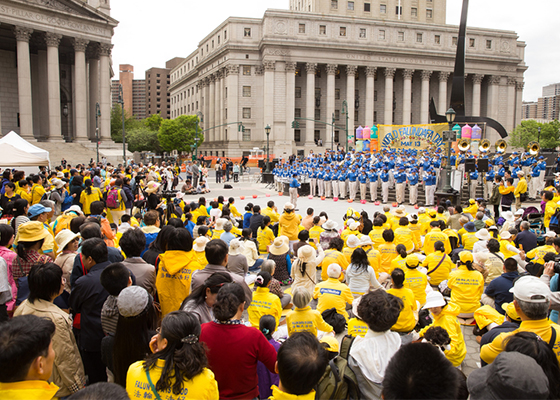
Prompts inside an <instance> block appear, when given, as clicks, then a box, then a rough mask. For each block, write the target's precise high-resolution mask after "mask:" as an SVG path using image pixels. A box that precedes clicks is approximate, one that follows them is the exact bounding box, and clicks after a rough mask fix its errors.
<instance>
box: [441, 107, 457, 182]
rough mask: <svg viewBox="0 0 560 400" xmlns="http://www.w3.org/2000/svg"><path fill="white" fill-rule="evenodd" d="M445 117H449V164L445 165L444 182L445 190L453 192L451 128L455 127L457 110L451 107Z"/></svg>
mask: <svg viewBox="0 0 560 400" xmlns="http://www.w3.org/2000/svg"><path fill="white" fill-rule="evenodd" d="M445 118H446V119H447V124H448V129H449V130H448V131H447V135H446V139H447V164H446V165H445V181H444V183H443V189H442V191H444V192H451V191H452V190H453V188H452V187H451V135H453V131H452V130H451V128H452V127H453V122H454V121H455V110H454V109H452V108H450V109H449V110H447V111H446V113H445Z"/></svg>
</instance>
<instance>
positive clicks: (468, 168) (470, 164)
mask: <svg viewBox="0 0 560 400" xmlns="http://www.w3.org/2000/svg"><path fill="white" fill-rule="evenodd" d="M474 171H476V160H475V159H474V158H467V159H466V160H465V172H474Z"/></svg>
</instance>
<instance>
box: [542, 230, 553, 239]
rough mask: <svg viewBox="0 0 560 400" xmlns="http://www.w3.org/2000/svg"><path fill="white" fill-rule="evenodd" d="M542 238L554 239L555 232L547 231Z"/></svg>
mask: <svg viewBox="0 0 560 400" xmlns="http://www.w3.org/2000/svg"><path fill="white" fill-rule="evenodd" d="M544 237H549V238H554V237H556V232H554V231H548V232H546V233H545V234H544Z"/></svg>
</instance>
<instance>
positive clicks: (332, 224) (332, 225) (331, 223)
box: [322, 219, 338, 229]
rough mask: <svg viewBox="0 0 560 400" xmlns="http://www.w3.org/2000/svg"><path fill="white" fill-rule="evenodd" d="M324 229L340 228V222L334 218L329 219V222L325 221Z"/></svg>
mask: <svg viewBox="0 0 560 400" xmlns="http://www.w3.org/2000/svg"><path fill="white" fill-rule="evenodd" d="M322 228H323V229H336V228H338V222H336V221H333V220H332V219H329V220H328V221H327V222H325V223H324V224H323V225H322Z"/></svg>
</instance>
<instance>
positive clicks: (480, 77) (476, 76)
mask: <svg viewBox="0 0 560 400" xmlns="http://www.w3.org/2000/svg"><path fill="white" fill-rule="evenodd" d="M483 79H484V75H482V74H474V75H473V76H472V80H473V83H476V84H480V83H481V82H482V80H483Z"/></svg>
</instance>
